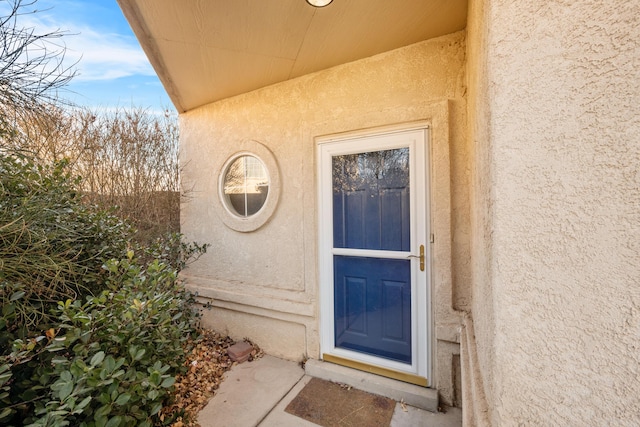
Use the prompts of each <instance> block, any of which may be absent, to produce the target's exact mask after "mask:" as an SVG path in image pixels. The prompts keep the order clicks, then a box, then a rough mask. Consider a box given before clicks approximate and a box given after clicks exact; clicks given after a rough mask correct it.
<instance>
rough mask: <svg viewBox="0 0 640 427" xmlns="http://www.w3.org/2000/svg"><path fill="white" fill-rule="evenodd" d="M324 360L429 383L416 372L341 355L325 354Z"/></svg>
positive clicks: (406, 380) (377, 373)
mask: <svg viewBox="0 0 640 427" xmlns="http://www.w3.org/2000/svg"><path fill="white" fill-rule="evenodd" d="M322 360H324V361H325V362H330V363H335V364H336V365H342V366H346V367H347V368H351V369H357V370H359V371H364V372H369V373H372V374H376V375H380V376H383V377H387V378H391V379H393V380H398V381H404V382H406V383H410V384H415V385H419V386H422V387H426V386H427V385H428V382H427V379H426V378H424V377H419V376H417V375H414V374H408V373H406V372H399V371H395V370H393V369H389V368H383V367H381V366H376V365H370V364H368V363H363V362H358V361H356V360H351V359H346V358H344V357H340V356H333V355H331V354H323V355H322Z"/></svg>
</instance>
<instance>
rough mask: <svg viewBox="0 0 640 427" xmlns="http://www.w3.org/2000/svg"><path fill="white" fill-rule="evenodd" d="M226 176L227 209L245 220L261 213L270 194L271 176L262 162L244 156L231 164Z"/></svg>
mask: <svg viewBox="0 0 640 427" xmlns="http://www.w3.org/2000/svg"><path fill="white" fill-rule="evenodd" d="M224 174H225V175H224V189H223V190H224V196H225V201H226V204H227V208H228V209H229V210H230V211H231V212H233V213H235V214H237V215H238V216H240V217H243V218H247V217H250V216H252V215H255V214H256V213H257V212H258V211H260V209H261V208H262V206H264V203H265V201H266V200H267V195H268V194H269V174H268V173H267V168H266V167H265V166H264V164H263V163H262V161H261V160H260V159H258V158H257V157H254V156H250V155H242V156H240V157H238V158H236V159H235V160H234V161H233V162H231V164H230V165H229V167H228V168H227V169H226V171H225V172H224Z"/></svg>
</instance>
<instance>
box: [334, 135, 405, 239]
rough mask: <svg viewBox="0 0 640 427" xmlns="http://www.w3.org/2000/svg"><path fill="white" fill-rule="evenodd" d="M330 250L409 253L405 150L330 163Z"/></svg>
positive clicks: (346, 157)
mask: <svg viewBox="0 0 640 427" xmlns="http://www.w3.org/2000/svg"><path fill="white" fill-rule="evenodd" d="M332 167H333V245H334V247H336V248H352V249H377V250H396V251H408V250H409V247H410V241H409V234H410V227H409V225H410V215H409V148H398V149H394V150H383V151H372V152H367V153H358V154H348V155H343V156H334V157H333V164H332Z"/></svg>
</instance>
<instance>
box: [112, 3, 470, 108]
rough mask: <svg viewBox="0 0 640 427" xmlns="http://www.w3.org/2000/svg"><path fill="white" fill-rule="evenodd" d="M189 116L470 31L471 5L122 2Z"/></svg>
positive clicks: (174, 99)
mask: <svg viewBox="0 0 640 427" xmlns="http://www.w3.org/2000/svg"><path fill="white" fill-rule="evenodd" d="M118 3H119V4H120V7H121V8H122V10H123V12H124V14H125V16H126V18H127V20H128V21H129V24H130V25H131V27H132V28H133V30H134V32H135V34H136V36H137V37H138V40H139V41H140V44H141V45H142V47H143V49H144V50H145V52H146V54H147V56H148V57H149V60H150V61H151V64H152V65H153V67H154V68H155V70H156V72H157V74H158V76H159V77H160V80H161V81H162V83H163V85H164V87H165V89H166V91H167V93H168V94H169V96H170V97H171V100H172V102H173V103H174V105H175V107H176V108H177V109H178V110H179V111H181V112H182V111H187V110H190V109H192V108H196V107H198V106H201V105H204V104H208V103H210V102H214V101H217V100H220V99H223V98H227V97H231V96H235V95H239V94H241V93H244V92H249V91H252V90H255V89H258V88H261V87H264V86H268V85H271V84H274V83H278V82H282V81H285V80H288V79H292V78H296V77H300V76H302V75H305V74H308V73H312V72H316V71H320V70H323V69H326V68H330V67H333V66H335V65H339V64H343V63H346V62H351V61H355V60H358V59H362V58H366V57H369V56H372V55H375V54H378V53H382V52H386V51H389V50H392V49H396V48H399V47H402V46H407V45H410V44H412V43H417V42H419V41H422V40H427V39H430V38H434V37H439V36H441V35H445V34H449V33H453V32H455V31H459V30H461V29H463V28H465V26H466V15H467V0H393V1H390V0H334V1H333V3H331V4H330V5H329V6H327V7H324V8H320V9H317V8H314V7H311V6H309V5H308V4H307V3H306V1H304V0H188V1H186V0H180V1H176V0H118Z"/></svg>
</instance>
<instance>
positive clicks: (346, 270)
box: [334, 256, 411, 363]
mask: <svg viewBox="0 0 640 427" xmlns="http://www.w3.org/2000/svg"><path fill="white" fill-rule="evenodd" d="M334 284H335V289H334V313H335V323H334V325H335V346H336V347H338V348H345V349H349V350H354V351H359V352H362V353H367V354H371V355H374V356H378V357H383V358H387V359H391V360H396V361H399V362H403V363H411V272H410V261H409V260H398V259H380V258H364V257H348V256H334Z"/></svg>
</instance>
